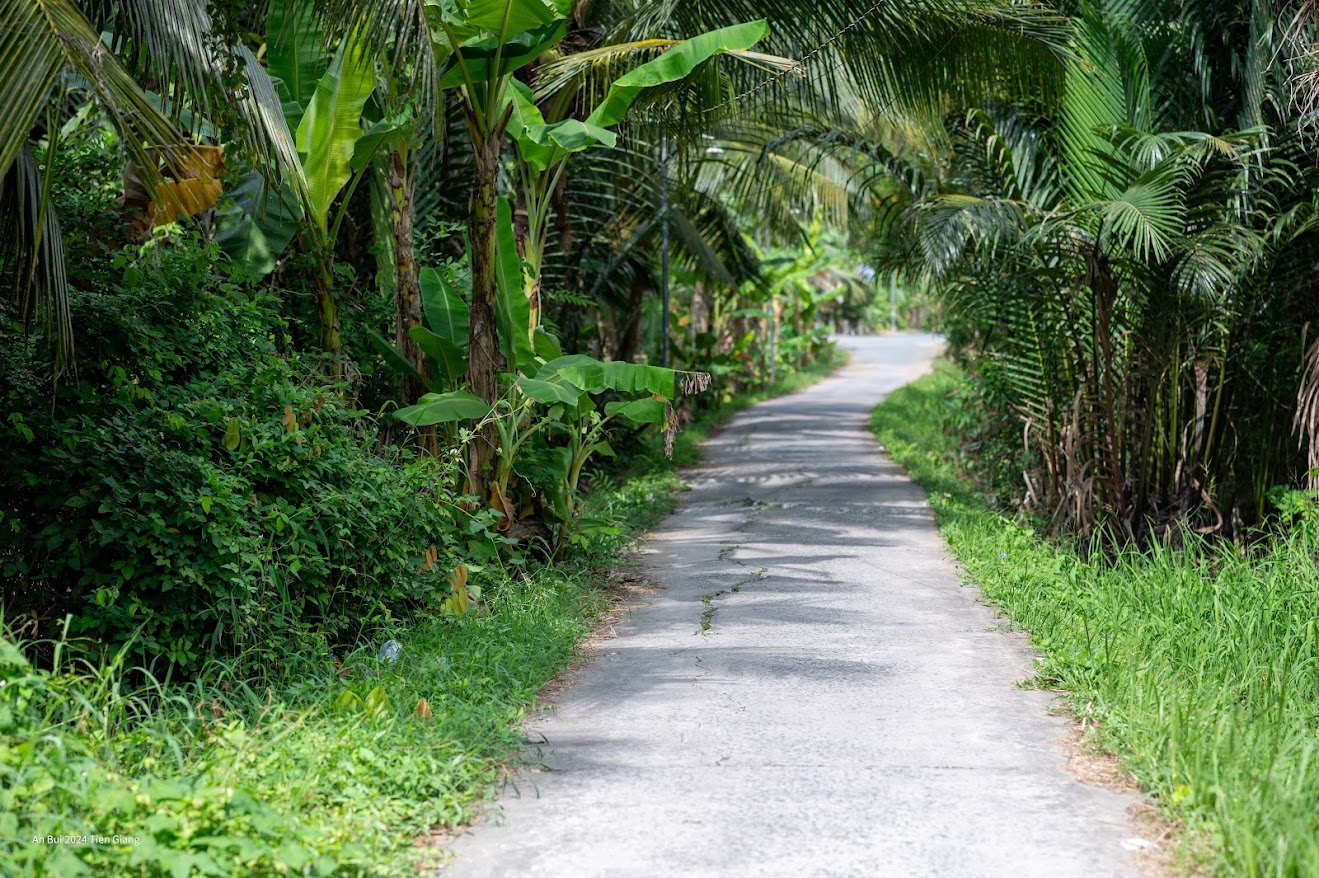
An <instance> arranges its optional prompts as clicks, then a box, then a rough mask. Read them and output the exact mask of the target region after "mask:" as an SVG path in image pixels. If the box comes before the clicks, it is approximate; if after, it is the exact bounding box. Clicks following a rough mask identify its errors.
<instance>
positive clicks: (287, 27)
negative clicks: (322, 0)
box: [266, 0, 329, 131]
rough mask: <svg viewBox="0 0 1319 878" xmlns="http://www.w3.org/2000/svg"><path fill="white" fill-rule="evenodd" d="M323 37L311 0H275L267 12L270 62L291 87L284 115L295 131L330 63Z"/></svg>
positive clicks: (267, 46)
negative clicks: (309, 0)
mask: <svg viewBox="0 0 1319 878" xmlns="http://www.w3.org/2000/svg"><path fill="white" fill-rule="evenodd" d="M323 37H324V35H323V34H322V33H321V28H320V27H319V26H318V24H317V22H316V17H315V15H314V13H313V10H312V5H311V3H310V2H308V0H271V3H270V11H269V13H268V14H267V15H266V66H267V67H268V68H269V70H270V75H271V76H275V77H278V78H279V80H280V81H281V82H282V83H283V84H284V88H285V89H286V90H287V93H288V100H287V101H285V102H284V118H286V119H287V120H288V123H289V127H290V128H292V129H293V130H295V131H296V130H297V128H298V123H299V122H301V121H302V114H303V112H304V111H305V109H306V107H307V105H308V104H309V103H311V99H312V95H314V94H315V92H316V84H317V83H318V82H320V80H321V77H323V76H324V75H325V71H326V67H327V66H328V65H329V57H328V56H327V54H326V52H325V44H324V38H323Z"/></svg>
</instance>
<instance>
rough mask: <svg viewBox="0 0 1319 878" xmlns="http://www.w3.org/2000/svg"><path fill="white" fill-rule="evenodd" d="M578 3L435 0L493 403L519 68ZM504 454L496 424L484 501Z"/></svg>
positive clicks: (481, 458) (475, 483) (473, 331)
mask: <svg viewBox="0 0 1319 878" xmlns="http://www.w3.org/2000/svg"><path fill="white" fill-rule="evenodd" d="M571 5H572V0H551V2H546V0H427V14H428V16H429V19H430V23H431V27H432V30H433V32H434V33H435V34H436V39H435V44H434V55H435V58H436V60H437V62H439V63H440V65H441V66H440V70H439V74H438V78H437V82H436V84H437V86H438V87H439V88H440V89H456V90H457V91H458V94H459V101H458V103H459V106H460V107H461V109H462V113H463V116H464V118H465V119H466V121H467V130H468V134H469V136H470V138H471V142H472V158H473V181H472V198H471V207H470V208H469V212H468V218H467V236H468V241H469V247H470V250H469V253H470V261H471V268H472V296H471V301H470V306H469V309H468V345H467V347H468V357H467V384H468V387H469V389H470V390H471V391H472V392H473V393H475V394H476V395H477V396H479V397H480V398H481V399H483V400H485V401H486V402H487V403H490V404H491V405H494V403H495V402H496V401H497V400H498V399H499V398H500V394H501V390H500V374H501V372H502V371H503V368H504V366H505V364H506V363H507V362H508V360H507V358H506V357H505V356H504V355H503V353H502V352H501V350H500V339H499V331H498V327H497V322H496V314H495V307H496V297H497V292H498V288H499V276H498V275H499V271H498V267H497V264H498V256H497V253H496V220H497V216H496V212H497V209H498V208H497V205H498V197H497V190H496V186H497V184H498V178H499V171H500V165H501V148H502V145H503V142H504V135H505V132H506V131H507V128H508V123H509V117H510V114H511V108H510V105H509V100H508V90H509V88H510V83H511V81H512V79H513V74H514V73H515V72H516V71H517V70H519V69H521V68H522V67H524V66H526V65H527V64H529V63H531V62H532V61H534V60H535V59H536V58H538V57H539V56H540V55H542V54H543V53H544V52H545V51H546V50H548V49H549V48H550V47H552V46H554V45H555V44H556V43H558V42H559V41H560V40H561V39H563V35H564V32H565V17H566V15H567V13H568V12H569V11H570V8H571ZM529 343H530V339H529V338H528V344H529ZM512 365H515V364H512ZM496 452H497V437H496V435H495V431H494V428H493V427H487V428H486V429H484V430H482V432H481V434H480V438H479V439H478V440H477V441H475V442H473V443H471V445H470V446H469V460H468V470H469V473H470V478H471V483H472V488H473V492H474V493H475V494H477V495H478V496H482V497H484V496H485V495H486V493H487V484H488V482H489V480H490V478H491V475H492V473H493V468H494V463H495V455H496Z"/></svg>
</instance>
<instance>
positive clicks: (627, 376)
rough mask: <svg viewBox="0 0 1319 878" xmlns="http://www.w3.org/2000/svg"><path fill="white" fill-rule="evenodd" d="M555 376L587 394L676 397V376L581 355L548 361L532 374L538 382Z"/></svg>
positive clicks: (654, 368) (638, 364)
mask: <svg viewBox="0 0 1319 878" xmlns="http://www.w3.org/2000/svg"><path fill="white" fill-rule="evenodd" d="M556 376H557V377H558V378H559V379H560V380H562V381H566V382H567V383H569V384H571V385H572V386H573V387H576V388H578V389H580V390H585V391H586V392H587V393H601V392H603V391H606V390H616V391H618V392H620V393H653V394H658V395H660V396H662V397H664V398H665V399H673V398H674V397H675V395H676V393H677V377H678V373H677V372H675V371H674V370H673V369H665V368H663V367H661V366H647V365H644V364H641V363H618V362H610V363H606V362H602V361H600V360H597V359H595V358H594V357H588V356H586V355H585V354H572V355H570V356H567V357H560V358H559V359H557V360H551V361H550V362H548V363H546V364H545V365H544V366H542V367H541V368H540V371H538V372H537V373H536V377H537V378H538V379H540V380H541V381H548V380H551V379H553V378H555V377H556Z"/></svg>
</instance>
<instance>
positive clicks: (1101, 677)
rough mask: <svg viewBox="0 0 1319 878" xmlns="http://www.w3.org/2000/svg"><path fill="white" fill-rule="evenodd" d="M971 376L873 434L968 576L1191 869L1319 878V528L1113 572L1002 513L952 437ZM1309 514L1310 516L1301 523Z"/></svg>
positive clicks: (883, 409)
mask: <svg viewBox="0 0 1319 878" xmlns="http://www.w3.org/2000/svg"><path fill="white" fill-rule="evenodd" d="M957 381H958V375H957V373H956V371H955V370H954V369H952V368H951V367H949V366H947V365H941V366H940V367H939V369H938V370H937V371H936V372H935V373H934V374H933V375H930V376H927V377H926V378H924V379H922V380H920V381H918V382H916V383H915V384H913V385H910V386H908V387H906V388H904V389H903V390H900V391H898V392H896V393H894V394H893V395H892V396H890V397H889V398H888V400H886V401H885V402H884V404H883V405H881V406H880V407H879V408H878V409H877V410H876V412H875V415H874V419H873V427H874V429H875V433H876V435H877V437H878V438H879V440H880V442H881V443H883V444H884V445H885V446H886V447H887V448H888V450H889V452H890V453H891V454H892V455H893V457H894V459H895V460H897V461H898V462H899V463H900V464H902V465H903V466H904V467H906V468H907V470H908V472H910V473H911V475H912V476H913V477H914V478H915V479H916V480H917V481H918V482H920V483H921V484H922V485H923V486H924V487H925V489H926V490H927V492H928V494H929V498H930V502H931V503H932V505H933V506H934V508H935V511H936V513H937V515H938V520H939V525H940V528H941V529H942V531H943V533H944V536H945V537H946V538H947V540H948V543H949V545H950V546H951V547H952V549H953V552H954V553H955V554H956V555H957V557H958V559H959V560H960V561H961V562H962V563H963V564H964V565H965V567H966V571H967V574H968V576H969V577H970V578H971V579H973V580H974V581H975V582H977V583H978V584H979V585H980V586H981V588H982V589H983V590H984V592H985V594H986V595H987V596H988V597H989V599H990V600H992V601H993V602H994V603H995V604H997V605H998V606H999V607H1001V608H1002V609H1003V611H1004V612H1005V613H1006V614H1007V615H1008V616H1009V617H1010V618H1011V620H1012V621H1013V622H1014V623H1015V624H1017V625H1019V626H1020V627H1022V628H1024V629H1025V630H1027V631H1028V632H1029V633H1030V635H1031V639H1032V642H1033V643H1034V644H1035V646H1036V647H1037V648H1038V649H1039V650H1040V652H1041V653H1043V656H1044V659H1043V661H1042V663H1041V664H1040V667H1039V672H1038V676H1037V677H1036V683H1037V685H1039V686H1042V687H1046V688H1056V689H1062V690H1065V691H1066V692H1068V693H1069V697H1070V700H1071V703H1072V705H1073V707H1074V708H1075V710H1076V711H1077V713H1078V714H1080V715H1081V716H1083V717H1088V718H1091V719H1093V720H1095V721H1096V729H1097V731H1096V734H1097V736H1098V743H1099V744H1100V745H1102V746H1103V747H1105V748H1106V749H1110V750H1112V751H1114V752H1116V753H1117V754H1118V755H1119V756H1121V757H1122V759H1123V760H1124V764H1125V766H1126V769H1127V770H1128V771H1130V773H1131V775H1132V776H1133V777H1134V778H1135V779H1136V780H1137V781H1138V782H1139V783H1140V784H1141V785H1142V786H1143V787H1144V788H1145V789H1146V790H1147V791H1148V792H1149V794H1150V795H1151V796H1152V797H1153V799H1154V801H1155V802H1156V804H1157V805H1158V806H1159V807H1160V808H1161V809H1163V810H1164V811H1165V812H1166V813H1167V814H1168V815H1169V816H1170V817H1173V818H1174V819H1177V820H1180V821H1181V822H1183V824H1184V825H1185V827H1186V829H1187V832H1186V833H1185V834H1184V840H1183V844H1182V851H1181V853H1182V855H1183V860H1184V861H1185V862H1186V863H1187V864H1188V865H1190V864H1192V863H1199V864H1201V865H1204V866H1206V867H1207V868H1209V869H1210V870H1211V871H1214V872H1215V873H1218V874H1223V875H1246V876H1265V875H1268V876H1309V875H1319V737H1317V730H1319V521H1311V520H1307V517H1306V515H1305V514H1300V515H1298V516H1297V520H1296V523H1295V526H1294V528H1293V529H1292V530H1291V531H1290V532H1288V533H1286V534H1282V535H1279V536H1276V537H1275V538H1273V539H1272V540H1270V541H1268V542H1266V543H1264V544H1262V545H1260V546H1258V547H1255V548H1253V549H1251V550H1250V551H1244V552H1243V551H1242V550H1240V549H1238V548H1237V547H1235V546H1233V545H1231V544H1223V543H1218V544H1213V543H1209V542H1207V541H1205V540H1203V539H1201V538H1199V537H1197V536H1196V535H1194V534H1187V535H1186V538H1185V540H1184V542H1183V545H1182V547H1181V548H1168V547H1155V548H1152V549H1150V550H1148V551H1136V550H1127V551H1122V552H1120V553H1118V554H1117V555H1116V556H1115V557H1109V558H1107V559H1105V558H1103V557H1101V556H1098V555H1092V554H1091V553H1088V552H1082V551H1078V550H1075V549H1072V548H1067V547H1060V546H1058V545H1055V544H1053V543H1051V542H1049V541H1047V540H1045V539H1043V538H1042V537H1041V536H1039V535H1037V534H1036V533H1035V532H1034V530H1033V529H1032V528H1031V527H1029V526H1026V525H1023V524H1022V523H1021V522H1019V521H1017V520H1014V519H1012V518H1010V517H1008V516H1005V515H1002V514H999V513H997V512H995V511H993V510H991V509H990V508H989V507H988V506H987V505H986V502H985V499H984V495H983V494H982V493H981V492H980V491H979V489H978V488H977V487H976V486H975V485H974V484H972V483H970V482H969V481H968V480H967V479H966V478H965V477H964V471H963V470H962V468H961V466H960V464H959V456H960V449H959V443H958V441H957V439H956V438H954V437H952V436H950V435H949V434H948V432H947V431H946V429H945V418H946V417H947V416H948V411H949V397H950V394H951V393H952V392H953V391H954V389H955V387H956V383H957ZM1302 512H1304V510H1302Z"/></svg>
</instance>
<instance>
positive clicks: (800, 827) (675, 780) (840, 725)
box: [444, 336, 1139, 878]
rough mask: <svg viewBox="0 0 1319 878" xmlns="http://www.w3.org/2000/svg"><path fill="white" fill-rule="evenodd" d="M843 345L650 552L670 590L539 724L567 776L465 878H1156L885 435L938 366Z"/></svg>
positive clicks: (496, 822)
mask: <svg viewBox="0 0 1319 878" xmlns="http://www.w3.org/2000/svg"><path fill="white" fill-rule="evenodd" d="M843 344H844V345H845V346H846V347H848V348H849V349H850V350H851V351H852V352H853V360H852V363H851V364H850V365H849V366H847V367H846V368H844V369H843V370H841V371H840V372H838V373H837V375H836V376H834V377H832V378H830V379H828V380H826V381H824V382H822V383H820V384H818V385H816V386H815V387H812V388H810V389H809V390H806V391H804V392H802V393H798V394H796V395H793V396H789V397H784V398H781V399H778V400H774V401H771V402H767V403H764V404H762V405H759V406H756V407H755V408H753V409H750V410H748V411H747V412H745V413H743V414H742V415H740V416H738V417H737V418H735V419H734V420H733V421H732V422H731V423H730V424H729V425H728V427H727V428H726V429H725V430H724V431H723V432H722V433H720V434H719V435H718V436H717V437H715V438H714V439H713V440H711V441H710V443H709V444H708V445H707V446H706V458H705V463H704V464H703V465H702V466H701V467H699V468H698V469H696V470H693V471H691V472H690V473H688V474H687V476H686V478H687V480H688V482H689V483H690V484H691V485H692V491H691V493H690V494H688V495H686V497H685V500H684V502H683V504H682V507H681V509H680V510H679V511H678V512H677V513H676V514H675V515H673V516H672V517H671V518H669V519H668V521H667V522H666V523H665V524H664V525H663V526H662V527H661V528H660V529H659V530H658V531H657V532H656V533H655V536H654V539H653V540H651V541H650V542H649V544H648V545H647V546H646V548H645V551H646V553H647V554H646V556H645V557H646V564H647V566H648V567H649V569H650V572H651V574H652V575H653V576H654V578H656V579H657V580H659V581H660V582H662V583H664V584H665V585H666V586H667V588H666V589H665V590H663V591H662V592H660V593H658V594H656V595H653V596H652V597H651V598H650V599H649V604H648V605H647V606H645V607H643V608H640V609H638V610H637V611H636V612H635V613H634V614H633V615H632V616H631V618H630V620H629V622H628V624H626V625H624V626H622V627H621V628H620V637H619V638H618V639H617V640H613V641H610V642H609V643H607V644H606V645H605V648H604V654H603V655H602V656H601V657H600V658H598V659H597V660H596V661H594V662H593V663H591V664H590V665H589V666H588V667H586V668H585V670H583V671H582V672H580V673H579V674H578V675H577V679H576V682H575V683H574V684H573V685H572V686H571V687H570V688H569V689H567V690H566V692H564V693H563V695H562V696H561V698H560V699H559V701H558V704H557V705H556V707H555V709H554V710H553V711H552V713H551V714H550V715H548V716H546V717H544V718H543V719H541V720H539V721H538V722H537V723H536V724H535V726H534V730H533V731H534V734H533V736H537V735H538V736H543V737H544V740H545V741H546V743H545V744H544V745H543V746H542V748H541V751H542V756H543V759H544V761H545V763H546V765H547V766H548V769H549V770H536V771H528V772H525V773H523V774H522V775H521V776H520V777H518V778H517V780H516V792H515V791H514V790H513V789H512V788H510V790H509V791H508V792H507V793H506V794H505V795H504V796H503V797H502V799H501V801H500V803H499V805H500V808H498V809H496V810H494V811H492V813H491V814H490V816H489V817H488V818H486V819H485V820H484V821H482V822H481V823H480V824H478V825H477V826H475V827H474V828H472V829H469V830H466V831H465V832H464V833H463V834H462V835H460V837H459V838H457V839H456V840H455V841H454V843H453V845H452V846H453V848H454V851H455V854H456V858H457V859H456V862H455V863H454V865H452V866H450V867H449V868H448V869H446V870H445V873H444V874H445V875H446V876H447V878H474V876H556V878H586V876H737V878H749V876H793V878H799V876H816V875H819V876H826V875H827V876H844V875H846V876H895V878H898V876H901V878H912V876H946V878H972V876H986V878H988V876H1002V878H1024V876H1039V878H1072V876H1076V878H1082V876H1083V878H1108V876H1136V875H1139V872H1138V871H1137V870H1136V868H1135V866H1134V864H1133V863H1132V861H1131V860H1130V859H1129V857H1130V855H1129V854H1127V853H1125V851H1124V850H1123V848H1122V841H1123V839H1124V838H1128V837H1130V836H1131V834H1132V832H1131V830H1130V829H1129V828H1128V827H1127V824H1126V818H1125V811H1126V808H1127V807H1128V806H1129V805H1130V804H1132V802H1133V801H1134V800H1133V799H1132V798H1131V797H1129V796H1123V795H1119V794H1117V793H1113V792H1109V791H1106V790H1102V789H1098V788H1094V787H1087V786H1084V785H1082V784H1081V783H1079V782H1078V781H1076V780H1075V779H1074V778H1073V777H1072V776H1071V775H1069V774H1068V773H1067V772H1066V770H1065V769H1064V761H1065V758H1066V754H1065V752H1064V749H1063V747H1062V745H1061V744H1060V741H1061V739H1062V738H1063V737H1064V736H1065V734H1066V726H1065V724H1064V722H1063V721H1062V720H1060V719H1058V718H1056V717H1052V716H1050V715H1049V713H1048V712H1047V709H1048V705H1049V701H1050V699H1049V696H1047V695H1046V694H1043V693H1039V692H1031V691H1025V690H1022V689H1018V688H1017V687H1016V685H1015V684H1016V683H1017V682H1018V681H1019V680H1021V679H1023V678H1024V677H1026V676H1028V675H1029V673H1030V654H1029V653H1028V651H1027V650H1026V648H1025V645H1024V640H1023V639H1022V638H1021V637H1020V636H1019V635H1012V634H1007V633H1004V632H1003V631H1002V630H1000V621H1001V620H996V618H995V615H994V613H993V612H992V611H990V610H989V609H987V608H986V607H985V606H983V605H982V604H981V603H980V602H979V596H978V592H977V591H976V590H975V589H973V588H970V587H967V586H964V585H963V584H962V583H961V582H960V581H959V579H958V576H957V573H956V570H955V568H954V565H953V562H952V561H951V560H950V559H949V556H948V553H947V550H946V548H945V546H944V544H943V542H942V540H941V539H940V537H939V534H938V532H937V531H936V530H935V527H934V522H933V517H932V515H931V513H930V510H929V508H928V507H927V506H926V504H925V502H924V499H923V497H922V495H921V492H920V490H919V489H918V488H917V487H916V486H915V485H914V484H912V483H911V482H910V481H909V480H908V479H907V478H906V477H905V476H904V475H903V473H902V471H901V470H900V469H899V468H898V467H897V466H896V465H895V464H893V463H891V462H890V461H889V460H888V459H887V458H886V457H885V456H884V455H883V454H882V452H881V451H880V449H879V447H878V445H877V444H876V443H875V441H874V439H873V438H872V436H871V434H870V433H869V432H868V430H867V428H866V425H867V420H868V415H869V413H870V410H871V408H872V407H873V406H874V405H875V404H876V403H878V402H879V401H880V400H881V399H882V398H883V397H884V395H885V394H886V393H888V392H889V391H891V390H893V389H895V388H897V387H899V386H901V385H902V384H905V383H906V382H908V381H910V380H911V379H913V378H915V377H917V376H919V375H920V374H922V373H923V372H924V371H925V370H926V369H927V368H928V366H929V362H930V360H931V358H932V357H933V356H934V354H935V353H936V350H937V348H938V342H937V340H936V339H934V338H932V337H929V336H896V337H884V338H849V339H845V340H844V341H843ZM703 619H704V620H705V623H704V624H703V621H702V620H703ZM703 629H704V630H703Z"/></svg>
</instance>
